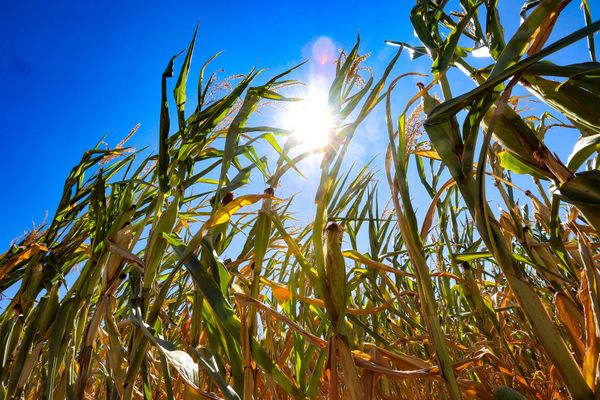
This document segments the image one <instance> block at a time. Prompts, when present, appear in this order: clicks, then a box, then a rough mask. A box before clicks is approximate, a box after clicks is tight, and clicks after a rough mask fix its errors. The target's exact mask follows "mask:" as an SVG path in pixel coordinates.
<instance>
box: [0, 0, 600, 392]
mask: <svg viewBox="0 0 600 400" xmlns="http://www.w3.org/2000/svg"><path fill="white" fill-rule="evenodd" d="M571 3H572V4H571ZM497 6H498V0H484V1H475V0H461V1H460V2H459V1H456V2H447V1H443V0H441V1H431V0H417V1H416V4H414V5H411V7H412V9H411V10H410V21H411V23H412V25H413V28H414V31H415V36H416V37H415V38H412V39H411V40H412V41H411V42H409V43H404V42H397V41H388V44H387V45H388V46H395V47H396V50H397V52H396V53H395V55H394V57H393V58H392V59H391V60H388V61H387V67H386V68H385V70H383V71H382V72H380V73H377V74H376V73H374V72H372V70H371V69H370V68H367V67H368V65H367V63H368V61H369V60H368V59H366V57H364V56H363V54H365V53H364V52H363V50H362V49H361V46H360V40H359V39H358V40H357V42H356V45H355V46H354V47H353V48H352V49H350V50H349V51H346V52H341V53H340V55H339V58H338V60H337V63H336V71H335V78H334V79H333V80H332V81H331V82H330V86H329V88H328V92H327V93H328V97H327V105H328V108H329V109H330V110H332V112H333V114H334V121H335V123H334V126H333V127H332V128H331V129H330V131H329V138H328V144H327V145H326V146H323V147H322V148H319V149H317V150H311V151H299V148H300V147H301V146H300V145H301V143H300V142H301V140H300V139H299V138H298V137H296V136H294V135H293V133H292V132H291V131H290V130H289V129H284V128H283V127H278V126H265V125H257V124H255V121H257V115H256V114H257V113H258V112H259V110H261V109H262V108H263V106H264V105H265V104H276V105H279V106H281V107H285V106H286V105H288V104H291V103H294V102H298V101H302V100H300V99H298V98H295V97H292V96H290V95H289V88H290V86H293V85H296V84H297V83H298V82H296V81H295V80H293V79H291V78H290V77H291V76H294V74H295V73H296V72H298V71H300V70H301V69H302V68H303V65H298V66H296V67H293V68H291V69H289V70H288V71H284V72H282V73H280V74H276V73H274V74H272V75H271V76H269V77H267V78H266V79H264V77H265V76H266V75H268V74H271V72H265V71H263V70H258V69H254V70H252V71H250V72H248V73H246V74H244V75H241V76H240V77H239V78H237V79H236V80H234V81H231V84H230V85H224V88H221V89H220V90H217V89H218V88H217V86H218V85H219V83H218V82H217V81H216V80H215V79H214V75H212V76H211V75H209V74H208V72H207V71H209V70H210V69H211V68H212V65H213V64H210V63H211V62H213V61H214V58H215V57H213V58H211V59H209V60H208V61H206V62H205V63H204V64H203V65H202V66H201V67H200V68H194V67H193V66H192V55H193V52H194V47H195V45H196V33H194V36H193V38H192V40H191V42H190V43H189V46H188V47H187V51H186V52H185V53H182V54H181V55H180V56H179V57H178V56H174V57H173V58H172V59H171V60H169V62H168V63H167V66H166V69H165V71H164V73H163V75H162V87H161V90H162V92H161V93H162V101H161V105H160V131H159V132H158V134H159V149H158V154H149V153H147V152H144V151H137V150H134V149H131V148H127V147H125V145H124V144H119V145H118V146H116V147H114V148H112V149H111V148H105V147H104V146H102V145H101V144H100V143H99V144H98V145H97V146H96V147H94V148H93V149H91V150H89V151H87V152H86V153H85V154H84V155H83V157H82V159H81V162H80V163H79V164H78V165H76V166H75V167H74V168H73V169H72V171H71V172H70V174H69V175H68V177H67V179H66V182H65V185H64V189H63V194H62V198H61V200H60V203H59V204H58V207H57V211H56V213H55V215H54V216H53V217H52V218H51V219H50V220H49V221H47V222H46V223H45V224H44V225H42V226H40V227H38V228H36V229H33V230H32V231H30V232H28V234H26V235H25V236H24V237H22V238H21V239H19V240H18V241H17V242H16V243H14V244H13V245H12V246H11V247H10V248H9V249H8V250H7V251H6V252H5V253H3V254H2V255H0V293H4V292H6V291H7V290H8V289H9V288H11V289H12V290H13V291H14V295H12V296H11V298H10V299H9V300H8V301H7V302H6V307H4V309H3V310H2V313H1V315H0V398H1V399H47V400H51V399H96V398H103V399H228V400H233V399H288V398H294V399H305V398H307V399H323V398H331V399H337V398H348V399H452V400H457V399H482V400H492V399H540V400H546V399H576V400H584V399H600V356H599V354H600V270H599V266H600V265H599V260H600V252H599V247H600V237H599V232H600V172H599V171H598V167H599V165H600V159H599V158H598V149H600V147H598V146H599V145H600V112H599V110H600V109H599V107H600V63H598V62H597V56H596V52H595V44H594V33H595V32H596V31H598V30H600V21H596V22H593V19H592V14H591V9H590V5H589V3H588V0H583V1H581V2H571V1H569V0H542V1H540V0H537V1H536V0H528V1H527V2H526V3H525V4H524V5H523V8H522V9H521V17H522V20H521V23H520V25H519V26H518V27H517V29H516V32H514V34H512V35H506V34H505V33H504V28H503V25H502V18H504V17H515V16H516V17H518V15H517V14H518V10H515V11H514V15H510V16H504V15H500V13H499V11H498V8H497ZM568 7H571V8H573V7H575V8H577V7H579V8H580V11H581V13H582V14H583V18H581V20H579V21H577V24H571V25H572V33H571V34H569V35H567V36H564V37H561V38H559V39H557V40H554V38H553V37H552V38H551V33H552V31H553V28H554V26H555V24H556V23H557V21H560V20H561V18H562V13H563V10H565V9H567V8H568ZM408 10H409V8H407V11H408ZM390 39H394V38H390ZM550 39H552V40H550ZM576 42H581V43H587V48H588V52H587V54H579V59H576V60H568V61H569V62H572V63H570V64H557V63H556V62H551V61H549V58H551V59H552V60H555V61H556V60H557V59H558V60H560V59H561V57H560V56H559V55H560V50H563V49H565V48H569V47H570V46H572V45H573V44H575V43H576ZM581 43H580V44H581ZM481 51H486V52H488V53H489V57H488V58H487V60H488V61H487V62H488V65H487V66H484V67H481V66H475V65H474V61H473V60H474V58H473V53H476V52H481ZM557 52H558V53H557ZM409 53H410V55H411V56H412V57H413V58H417V57H423V58H422V59H421V61H422V60H424V59H427V60H428V61H427V62H428V66H429V68H430V71H429V73H428V74H426V75H424V74H416V73H413V72H410V71H411V65H412V63H413V62H412V61H411V60H409V57H408V54H409ZM214 62H215V63H216V62H218V60H216V61H214ZM475 64H476V65H479V64H481V62H479V64H477V63H475ZM176 66H177V69H178V70H179V72H178V74H175V70H176V68H175V67H176ZM190 74H194V75H197V74H199V76H200V79H199V84H198V87H197V88H191V87H188V85H187V81H188V76H189V75H190ZM451 74H461V75H462V76H464V78H465V79H468V80H469V81H470V86H469V87H467V86H464V85H461V86H460V87H457V85H455V84H454V81H453V79H451V78H450V76H452V75H451ZM175 76H177V78H176V81H175V80H174V79H173V80H171V79H170V78H174V77H175ZM416 77H418V80H420V83H419V84H418V85H415V84H414V82H415V78H416ZM263 79H264V80H263ZM172 81H174V82H172ZM259 82H260V83H259ZM264 82H266V83H264ZM171 88H173V90H172V92H171ZM399 91H402V92H403V93H409V94H410V97H411V99H410V100H409V101H408V102H407V103H405V102H402V103H403V104H399V103H400V102H399V101H397V99H398V93H399ZM192 92H193V93H197V95H196V94H194V96H197V99H194V101H193V103H194V105H195V104H197V106H195V107H189V106H188V107H187V108H186V100H187V96H188V95H191V93H192ZM513 92H514V93H513ZM519 93H521V94H523V93H524V94H526V95H528V97H527V99H529V100H532V99H534V98H535V103H534V104H535V105H534V106H533V108H531V107H525V106H524V105H523V102H524V101H525V100H524V95H518V94H519ZM529 100H527V101H529ZM157 106H158V105H157ZM169 107H171V108H169ZM269 110H271V111H268V112H274V111H272V109H269ZM540 110H544V111H543V112H542V111H540ZM379 117H381V119H385V121H382V124H381V125H382V126H385V127H387V132H384V133H385V135H384V136H385V137H386V138H387V141H385V142H381V143H380V146H381V149H380V154H382V156H381V157H384V158H385V160H384V163H382V165H385V167H384V170H383V171H377V170H375V169H374V168H373V167H372V166H371V165H370V164H366V165H359V164H358V163H352V161H353V160H349V158H348V151H349V149H350V147H351V145H352V143H353V142H354V141H356V140H358V138H359V136H360V134H361V126H362V124H363V122H364V121H365V119H367V118H379ZM556 130H560V134H561V135H567V136H568V135H570V136H571V137H572V142H573V143H575V145H574V147H573V148H572V150H571V151H569V152H570V156H569V157H568V158H566V159H561V158H560V157H559V156H558V155H557V151H558V150H557V149H556V148H554V149H553V148H552V147H551V146H550V144H548V143H547V141H546V140H545V137H546V135H547V134H548V132H552V131H556ZM134 131H135V129H134ZM134 131H132V134H133V133H134ZM355 136H356V137H355ZM267 147H268V148H269V149H270V150H269V151H271V152H274V153H275V154H277V158H276V159H275V160H273V161H274V162H271V161H267V160H266V159H265V157H263V154H261V151H264V149H265V148H267ZM314 153H317V154H316V157H318V158H319V162H320V169H319V172H318V174H317V176H316V177H311V178H310V179H316V182H315V186H316V191H315V192H314V209H311V210H312V211H311V212H313V214H312V215H311V216H310V218H309V221H308V222H303V221H302V219H301V218H297V215H296V214H295V213H293V212H292V211H291V210H293V209H295V208H294V207H297V204H296V199H295V196H290V197H287V198H285V197H283V196H281V195H280V193H282V192H283V191H284V189H287V190H288V191H289V188H286V187H285V186H286V177H287V176H290V175H294V174H295V175H298V174H302V170H301V168H302V165H303V162H304V161H305V160H306V159H307V158H309V157H315V154H314ZM251 177H253V179H252V180H253V182H254V183H256V182H263V181H264V187H263V188H261V189H260V190H258V191H257V190H255V188H256V184H252V183H251V182H250V178H251ZM416 177H418V178H416ZM409 178H410V182H409ZM307 179H308V178H307ZM517 181H518V182H517ZM521 182H526V183H527V185H528V186H527V187H528V188H529V189H523V188H521V186H524V185H523V184H522V183H521ZM263 190H264V191H263ZM417 190H420V191H422V192H423V193H425V197H426V198H427V201H426V202H422V203H420V204H419V206H418V207H417V205H416V204H415V203H413V202H414V193H415V192H416V191H417ZM257 192H258V193H257ZM411 192H412V193H411ZM490 199H494V201H496V200H497V201H498V202H499V203H500V204H501V207H500V210H498V209H492V208H491V207H490V201H491V200H490Z"/></svg>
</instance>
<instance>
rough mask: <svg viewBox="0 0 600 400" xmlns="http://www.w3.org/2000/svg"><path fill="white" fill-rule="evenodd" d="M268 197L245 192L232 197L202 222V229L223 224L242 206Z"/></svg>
mask: <svg viewBox="0 0 600 400" xmlns="http://www.w3.org/2000/svg"><path fill="white" fill-rule="evenodd" d="M268 197H270V196H269V195H268V194H247V195H245V196H240V197H238V198H236V199H233V200H232V201H231V202H230V203H227V204H226V205H224V206H223V207H221V208H219V209H218V210H216V211H215V213H214V214H213V215H212V216H211V217H210V218H209V219H208V221H206V222H205V223H204V226H203V227H202V230H205V229H210V228H212V227H214V226H216V225H220V224H223V223H225V222H227V221H229V219H230V218H231V216H232V215H233V214H235V213H236V212H237V211H239V210H240V208H242V207H246V206H249V205H252V204H254V203H256V202H257V201H259V200H262V199H265V198H268Z"/></svg>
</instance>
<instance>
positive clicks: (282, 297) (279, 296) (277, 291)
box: [273, 286, 292, 303]
mask: <svg viewBox="0 0 600 400" xmlns="http://www.w3.org/2000/svg"><path fill="white" fill-rule="evenodd" d="M273 296H275V300H277V301H278V302H279V303H283V302H284V301H287V300H289V299H290V298H291V297H292V296H291V294H290V291H289V290H288V289H287V288H284V287H282V286H273Z"/></svg>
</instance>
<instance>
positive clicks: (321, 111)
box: [284, 88, 335, 151]
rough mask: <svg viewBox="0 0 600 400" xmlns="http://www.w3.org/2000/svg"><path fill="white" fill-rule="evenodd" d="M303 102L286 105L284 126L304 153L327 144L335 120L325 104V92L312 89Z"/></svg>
mask: <svg viewBox="0 0 600 400" xmlns="http://www.w3.org/2000/svg"><path fill="white" fill-rule="evenodd" d="M302 98H303V100H301V101H298V102H294V103H291V104H289V105H288V107H287V111H286V113H285V116H284V125H286V126H287V127H288V129H290V130H291V132H292V135H293V136H294V138H295V139H296V140H297V141H298V143H299V145H298V147H299V148H300V149H302V150H304V151H315V150H318V149H321V148H323V147H325V146H326V145H327V144H328V143H329V137H330V135H331V131H332V129H333V128H334V126H335V119H334V116H333V113H332V112H331V110H330V108H329V106H328V104H327V92H325V91H323V90H318V89H315V88H312V89H310V90H309V91H308V94H307V95H306V96H303V97H302Z"/></svg>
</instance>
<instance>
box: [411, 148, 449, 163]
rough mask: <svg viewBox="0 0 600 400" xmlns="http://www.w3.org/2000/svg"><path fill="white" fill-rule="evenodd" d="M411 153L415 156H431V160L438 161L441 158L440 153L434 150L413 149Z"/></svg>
mask: <svg viewBox="0 0 600 400" xmlns="http://www.w3.org/2000/svg"><path fill="white" fill-rule="evenodd" d="M413 154H414V155H416V156H421V157H426V158H431V159H433V160H438V161H441V160H442V158H441V157H440V155H439V154H438V153H437V151H435V150H415V151H413Z"/></svg>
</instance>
